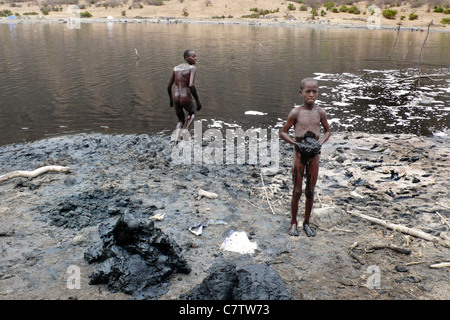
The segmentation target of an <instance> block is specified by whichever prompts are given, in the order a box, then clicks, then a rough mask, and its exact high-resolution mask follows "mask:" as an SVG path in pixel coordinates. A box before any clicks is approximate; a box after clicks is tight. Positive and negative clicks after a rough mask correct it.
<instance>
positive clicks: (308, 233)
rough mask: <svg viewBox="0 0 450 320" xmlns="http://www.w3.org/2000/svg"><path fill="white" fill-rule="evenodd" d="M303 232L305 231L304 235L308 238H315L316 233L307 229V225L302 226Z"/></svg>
mask: <svg viewBox="0 0 450 320" xmlns="http://www.w3.org/2000/svg"><path fill="white" fill-rule="evenodd" d="M303 230H305V233H306V235H307V236H308V237H315V236H316V231H314V229H311V228H310V227H309V224H307V223H304V224H303Z"/></svg>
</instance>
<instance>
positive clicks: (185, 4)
mask: <svg viewBox="0 0 450 320" xmlns="http://www.w3.org/2000/svg"><path fill="white" fill-rule="evenodd" d="M82 3H83V2H80V6H81V5H82ZM102 3H106V1H104V2H102ZM289 3H291V2H288V1H279V0H278V1H277V0H241V1H228V0H210V1H205V0H184V1H179V0H168V1H164V5H161V6H154V5H143V8H139V7H136V6H133V5H132V2H131V1H130V2H128V3H126V4H120V5H116V6H111V5H110V6H107V7H105V6H97V5H91V4H86V5H85V7H83V8H82V9H81V12H85V11H88V12H90V13H91V14H92V18H90V20H95V19H104V18H106V17H108V16H111V17H113V18H115V19H133V18H136V17H139V18H151V19H166V18H170V19H181V20H183V21H197V20H201V21H209V22H234V23H248V22H250V21H253V22H252V23H261V24H263V23H274V22H277V23H288V24H299V23H316V24H319V23H320V24H331V25H345V26H363V27H364V26H367V21H368V19H371V21H372V26H373V22H374V21H375V19H374V17H371V16H370V15H369V13H368V12H367V8H368V3H369V2H368V1H360V2H357V3H356V5H357V7H358V8H359V10H360V11H361V13H360V14H358V15H355V14H349V13H333V12H331V11H328V12H326V15H325V16H320V14H319V16H318V17H316V18H315V19H314V20H312V19H311V17H312V14H311V8H308V10H307V11H300V10H299V4H297V3H294V5H295V6H296V10H288V9H287V6H288V4H289ZM41 7H42V5H36V4H33V3H32V2H30V3H22V4H18V5H17V6H15V7H11V5H10V4H3V5H0V10H3V9H9V10H11V11H12V12H13V13H19V14H20V16H21V17H22V18H21V19H28V18H24V16H23V13H25V12H33V11H34V12H38V13H39V14H41V11H40V8H41ZM60 7H61V8H62V10H61V11H58V12H56V11H50V12H49V14H48V15H46V16H44V17H43V18H39V17H38V16H28V17H30V19H31V20H39V19H41V20H42V19H45V20H52V19H67V18H68V17H70V16H71V15H72V13H70V10H68V6H67V5H62V6H60ZM251 8H258V9H259V10H270V11H275V10H276V9H279V10H278V12H273V13H269V14H268V15H266V16H265V17H260V18H258V19H251V18H242V16H244V15H249V14H252V13H254V12H252V11H250V9H251ZM383 9H385V8H380V10H383ZM392 9H395V10H397V11H398V14H397V16H396V19H393V20H389V19H386V18H384V17H382V16H381V17H380V20H379V22H380V26H381V27H386V28H389V27H396V26H398V25H401V26H402V27H413V28H421V29H424V28H426V27H427V26H428V24H429V23H430V22H431V21H433V25H432V28H433V30H441V31H445V30H447V29H448V27H447V28H446V27H445V25H441V23H440V22H441V20H442V18H444V17H447V16H448V15H445V14H443V13H434V12H432V10H431V11H430V10H429V6H428V5H424V6H422V7H419V8H411V7H410V5H408V4H404V5H402V6H400V7H392ZM321 10H324V11H325V8H324V7H321V8H319V10H318V11H319V13H320V11H321ZM410 13H415V14H417V15H418V19H417V20H409V19H408V17H409V14H410ZM402 16H404V17H405V18H404V19H403V20H401V17H402ZM213 17H224V18H221V19H217V18H213ZM369 17H371V18H369ZM2 20H6V18H2ZM86 20H89V19H86Z"/></svg>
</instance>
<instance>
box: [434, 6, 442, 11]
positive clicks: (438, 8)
mask: <svg viewBox="0 0 450 320" xmlns="http://www.w3.org/2000/svg"><path fill="white" fill-rule="evenodd" d="M433 12H439V13H442V12H444V8H442V7H438V6H435V7H434V10H433Z"/></svg>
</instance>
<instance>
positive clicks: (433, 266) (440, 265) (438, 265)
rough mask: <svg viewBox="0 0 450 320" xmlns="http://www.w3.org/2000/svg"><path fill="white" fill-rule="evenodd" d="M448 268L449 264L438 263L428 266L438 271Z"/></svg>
mask: <svg viewBox="0 0 450 320" xmlns="http://www.w3.org/2000/svg"><path fill="white" fill-rule="evenodd" d="M446 267H450V262H440V263H435V264H432V265H430V268H432V269H440V268H446Z"/></svg>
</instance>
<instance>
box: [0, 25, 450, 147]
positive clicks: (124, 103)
mask: <svg viewBox="0 0 450 320" xmlns="http://www.w3.org/2000/svg"><path fill="white" fill-rule="evenodd" d="M396 36H397V31H395V30H364V29H333V28H322V29H314V28H308V27H279V26H243V25H219V24H218V25H215V24H211V25H205V24H165V23H164V24H109V23H108V24H107V23H98V24H82V25H81V29H79V30H77V29H69V28H68V27H67V25H65V24H27V25H25V24H24V25H0V37H1V38H0V39H1V46H0V88H1V90H0V110H1V112H0V145H4V144H9V143H15V142H22V141H33V140H36V139H41V138H44V137H47V136H52V135H58V134H64V133H74V132H103V133H154V132H160V131H162V130H167V132H168V133H170V132H172V130H173V129H174V128H175V125H176V117H175V114H174V110H173V109H170V108H169V105H168V103H169V99H168V96H167V91H166V86H167V83H168V80H169V77H170V72H171V70H172V68H173V66H175V65H176V64H179V63H181V62H182V61H183V60H182V53H183V51H184V50H185V49H187V48H190V49H193V50H195V51H196V53H197V56H198V65H197V71H198V73H197V79H196V86H197V90H198V92H199V96H200V99H201V101H202V104H203V109H202V110H201V111H200V112H199V113H198V114H197V117H196V120H203V121H204V122H203V123H204V125H205V126H213V125H215V126H219V127H220V126H222V127H223V126H232V125H239V126H242V127H244V128H249V127H258V128H269V127H280V126H281V125H282V123H283V122H284V120H285V119H286V117H287V114H288V113H289V111H290V109H291V108H292V107H293V106H294V105H296V104H300V103H301V102H302V101H301V98H300V95H299V94H298V89H299V82H300V79H301V78H303V77H307V76H314V77H316V78H317V79H318V80H319V81H320V97H319V100H320V101H319V104H320V105H321V106H322V107H323V108H324V109H325V110H326V111H327V114H328V118H329V121H330V123H331V126H332V130H334V131H343V130H355V131H368V132H372V133H386V132H388V133H389V132H392V133H416V134H419V135H431V134H432V133H436V132H443V131H444V132H447V130H448V125H449V110H450V109H449V101H450V92H449V83H450V79H449V78H448V74H449V62H450V61H449V58H448V52H449V49H450V34H448V33H430V35H429V37H428V39H427V41H426V44H425V46H424V49H423V52H422V56H421V60H420V65H419V66H420V72H421V73H422V74H435V73H438V74H443V76H442V77H436V78H440V79H443V80H441V81H431V80H429V79H422V80H421V82H420V84H416V83H414V82H413V81H404V82H399V81H398V80H399V78H404V77H407V76H411V75H415V74H417V72H418V70H417V67H418V62H419V54H420V50H421V47H422V44H423V42H424V40H425V37H426V32H420V31H404V30H402V31H401V32H400V33H399V37H398V40H397V42H396V44H395V47H394V43H395V39H396ZM135 48H136V49H137V51H138V53H139V59H138V58H137V55H136V54H135V50H134V49H135ZM391 51H392V52H391ZM390 53H391V54H390ZM389 54H390V57H389Z"/></svg>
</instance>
